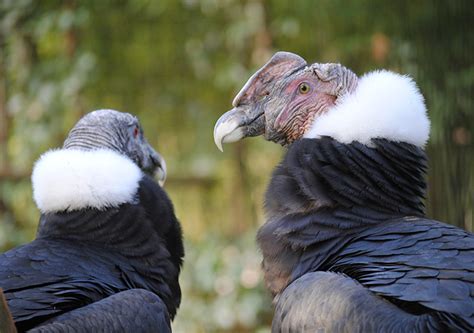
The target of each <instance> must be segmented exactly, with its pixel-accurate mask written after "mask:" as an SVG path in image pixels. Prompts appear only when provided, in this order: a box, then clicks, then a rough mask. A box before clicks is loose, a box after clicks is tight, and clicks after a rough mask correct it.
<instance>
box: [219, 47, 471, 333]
mask: <svg viewBox="0 0 474 333" xmlns="http://www.w3.org/2000/svg"><path fill="white" fill-rule="evenodd" d="M233 106H234V108H233V109H232V110H230V111H228V112H227V113H225V114H224V115H223V116H222V117H221V118H220V119H219V120H218V122H217V124H216V126H215V129H214V138H215V142H216V144H217V146H218V147H219V148H220V149H222V143H225V142H233V141H237V140H240V139H242V138H244V137H248V136H257V135H264V136H265V138H266V139H267V140H270V141H274V142H278V143H280V144H282V145H284V146H286V147H287V148H288V149H287V152H286V155H285V157H284V159H283V161H282V162H281V163H280V165H279V166H278V167H277V168H276V169H275V171H274V173H273V176H272V179H271V182H270V185H269V187H268V190H267V194H266V205H265V206H266V213H267V221H266V223H265V224H264V225H263V226H262V227H261V229H260V230H259V232H258V237H257V238H258V243H259V246H260V248H261V251H262V254H263V270H264V274H265V276H264V278H265V283H266V285H267V287H268V289H269V290H270V291H271V292H272V293H273V295H274V296H275V304H276V311H275V316H274V319H273V332H435V331H436V332H460V331H462V332H472V331H473V330H474V236H473V235H472V234H471V233H469V232H467V231H464V230H462V229H459V228H456V227H454V226H451V225H448V224H445V223H442V222H438V221H434V220H431V219H429V218H426V217H425V213H424V205H423V200H424V195H425V190H426V182H425V179H424V177H425V172H426V167H427V163H426V157H425V152H424V146H425V144H426V142H427V140H428V137H429V126H430V124H429V120H428V117H427V114H426V108H425V104H424V99H423V97H422V95H421V94H420V92H419V90H418V88H417V86H416V84H415V83H414V82H413V80H412V79H410V78H409V77H407V76H402V75H399V74H395V73H392V72H389V71H376V72H372V73H369V74H366V75H364V76H362V77H360V78H359V77H357V76H356V75H355V74H354V73H353V72H351V71H350V70H349V69H347V68H345V67H343V66H341V65H339V64H319V63H315V64H312V65H308V64H307V63H306V61H305V60H304V59H302V58H301V57H299V56H298V55H295V54H292V53H287V52H278V53H276V54H275V55H274V56H273V57H272V59H271V60H270V61H269V62H268V63H267V64H265V65H264V66H263V67H262V68H261V69H260V70H259V71H257V72H256V73H255V74H254V75H253V76H252V77H251V78H250V79H249V81H248V82H247V84H246V85H245V86H244V87H243V89H242V90H241V91H240V93H239V94H238V95H237V97H236V98H235V99H234V101H233Z"/></svg>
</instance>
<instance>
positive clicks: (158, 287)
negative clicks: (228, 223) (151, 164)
mask: <svg viewBox="0 0 474 333" xmlns="http://www.w3.org/2000/svg"><path fill="white" fill-rule="evenodd" d="M183 253H184V251H183V245H182V240H181V229H180V226H179V224H178V221H177V219H176V217H175V215H174V212H173V207H172V204H171V201H170V200H169V199H168V197H167V195H166V193H165V192H164V191H163V190H162V189H161V188H160V187H159V186H158V184H156V183H155V182H154V180H152V179H151V178H150V177H149V176H145V175H144V176H143V178H142V180H141V181H140V185H139V191H138V200H137V202H136V203H125V204H122V205H121V206H119V207H116V208H110V209H107V210H97V209H88V210H81V211H74V212H60V213H50V214H43V215H42V216H41V220H40V226H39V229H38V234H37V238H36V239H35V240H34V241H32V242H31V243H29V244H26V245H24V246H21V247H18V248H15V249H13V250H10V251H8V252H6V253H4V254H2V255H0V286H1V287H2V288H3V289H4V292H5V296H6V298H7V300H8V305H9V307H10V310H11V312H12V314H13V317H14V320H15V322H16V325H17V328H18V330H19V331H25V330H28V329H31V328H33V327H36V326H37V325H41V324H42V323H43V322H45V321H46V320H50V319H51V318H54V317H56V316H58V315H61V314H63V313H66V312H69V311H72V310H74V309H78V308H81V309H82V310H81V311H89V314H90V313H94V307H90V308H89V307H87V305H89V304H95V303H94V302H97V301H99V300H102V299H105V298H107V297H109V296H111V295H116V296H115V298H116V299H117V297H120V296H118V295H120V294H121V292H123V291H126V290H130V289H132V290H133V289H145V290H148V291H151V292H152V293H153V294H155V295H156V296H157V297H156V300H155V301H154V302H162V304H163V306H165V307H166V311H167V314H166V316H165V315H163V316H162V321H161V322H160V323H159V325H167V326H169V318H173V317H174V315H175V313H176V309H177V307H178V306H179V303H180V300H181V292H180V288H179V284H178V274H179V271H180V265H181V262H182V256H183ZM124 297H126V295H124ZM117 304H118V303H117ZM160 309H161V310H163V307H161V306H160ZM129 311H130V313H133V312H132V311H134V310H133V306H131V307H129ZM135 311H137V309H135ZM87 320H89V319H88V317H87V319H86V322H87ZM117 322H118V319H117ZM137 324H143V325H144V326H143V327H142V328H143V330H142V331H148V330H146V329H145V328H146V325H147V322H145V321H141V322H138V323H137ZM81 328H82V327H81ZM122 329H124V328H122ZM136 329H138V330H140V327H137V328H136ZM85 331H87V330H85ZM110 331H117V330H113V329H111V330H110ZM118 331H120V330H118Z"/></svg>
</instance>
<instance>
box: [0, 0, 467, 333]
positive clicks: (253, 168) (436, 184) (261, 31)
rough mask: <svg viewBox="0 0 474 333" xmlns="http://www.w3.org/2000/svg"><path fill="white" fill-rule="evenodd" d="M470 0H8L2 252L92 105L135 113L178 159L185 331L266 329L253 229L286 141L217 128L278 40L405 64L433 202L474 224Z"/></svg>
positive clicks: (330, 57) (0, 130)
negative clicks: (420, 99) (220, 145)
mask: <svg viewBox="0 0 474 333" xmlns="http://www.w3.org/2000/svg"><path fill="white" fill-rule="evenodd" d="M473 20H474V2H472V1H468V0H466V1H428V0H426V1H424V0H419V1H412V0H401V1H369V0H360V1H343V0H319V1H309V0H308V1H286V0H273V1H263V0H249V1H237V0H180V1H174V0H168V1H164V0H161V1H158V0H157V1H151V0H130V1H124V0H101V1H93V0H89V1H74V0H65V1H52V0H51V1H50V0H44V1H35V0H2V1H0V250H7V249H9V248H11V247H13V246H16V245H18V244H22V243H25V242H28V241H30V240H32V239H33V238H34V235H35V231H36V227H37V221H38V211H37V210H36V208H35V206H34V204H33V202H32V198H31V185H30V179H29V175H30V172H31V168H32V165H33V163H34V161H35V160H36V159H37V158H38V157H39V156H40V154H41V153H43V152H44V151H46V150H47V149H50V148H53V147H59V146H60V145H61V144H62V141H63V140H64V138H65V136H66V135H67V133H68V130H69V129H70V128H71V127H72V126H73V125H74V123H75V122H76V121H77V120H78V119H79V118H80V117H81V115H83V114H85V113H87V112H89V111H92V110H94V109H99V108H113V109H117V110H121V111H127V112H130V113H134V114H136V115H138V116H139V118H140V119H141V122H142V124H143V127H144V128H145V134H146V135H147V137H148V140H149V141H150V142H151V143H152V144H153V145H154V146H155V147H156V148H157V149H158V150H159V151H160V152H161V153H162V154H163V156H164V157H165V158H166V160H167V163H168V167H169V174H170V175H169V179H168V182H167V183H166V185H165V188H166V190H167V191H168V193H169V195H170V196H171V198H172V200H173V202H174V203H175V207H176V212H177V215H178V217H179V218H180V220H181V222H182V225H183V230H184V234H185V240H186V250H187V254H186V261H185V264H184V271H183V273H182V277H181V281H182V287H183V290H184V295H183V302H182V306H181V309H180V311H179V314H178V316H177V318H176V320H175V323H174V329H175V331H176V332H268V331H269V323H270V320H271V313H272V307H271V299H270V297H269V295H268V294H267V293H266V292H265V291H264V289H263V287H262V283H261V273H260V254H259V253H258V250H257V249H256V246H255V242H254V237H255V232H256V229H257V228H258V226H259V225H261V224H262V223H263V221H264V217H263V212H262V198H263V193H264V190H265V185H266V183H267V182H268V180H269V176H270V174H271V170H272V168H273V167H274V166H275V165H276V164H277V163H278V161H279V159H280V158H281V156H282V153H283V149H282V148H281V147H279V146H277V145H275V144H273V143H269V142H265V141H264V140H262V139H261V138H254V139H248V140H244V141H243V142H241V143H238V144H233V145H227V146H225V147H224V148H225V149H226V151H225V153H223V154H222V153H220V152H219V151H218V150H217V149H216V148H215V146H214V143H213V139H212V132H213V126H214V123H215V121H216V120H217V118H218V117H219V115H220V114H222V113H223V112H224V111H226V110H228V109H230V108H231V101H232V98H233V96H234V95H235V93H236V92H237V91H238V90H239V89H240V87H241V86H242V85H243V84H244V83H245V82H246V80H247V78H248V77H249V76H250V75H251V74H252V73H253V72H254V71H255V70H256V69H257V68H259V67H260V66H261V65H262V64H263V63H264V62H266V61H267V60H268V59H269V58H270V57H271V55H272V54H273V53H274V52H275V51H277V50H286V51H292V52H295V53H298V54H300V55H301V56H303V57H305V58H306V59H307V60H308V61H309V62H341V63H343V64H345V65H346V66H348V67H349V68H352V69H353V70H354V71H355V72H356V73H358V74H362V73H364V72H366V71H369V70H373V69H376V68H387V69H391V70H394V71H397V72H400V73H406V74H409V75H411V76H413V77H414V78H415V80H416V81H417V83H418V84H419V86H420V88H421V90H422V92H423V94H424V96H425V98H426V103H427V105H428V109H429V115H430V118H431V120H432V132H431V139H430V144H429V146H428V148H427V152H428V155H429V160H430V163H429V165H430V171H429V175H428V180H429V193H428V200H427V203H426V204H427V211H428V215H429V216H430V217H433V218H435V219H438V220H442V221H446V222H449V223H452V224H454V225H457V226H460V227H463V228H466V229H468V230H472V228H473V207H474V203H473V201H474V148H473V147H474V146H473V135H474V133H473V129H474V126H473V125H474V111H473V96H474V94H473V93H474V61H473V59H474V56H473V54H474V24H473Z"/></svg>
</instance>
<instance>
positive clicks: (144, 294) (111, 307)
mask: <svg viewBox="0 0 474 333" xmlns="http://www.w3.org/2000/svg"><path fill="white" fill-rule="evenodd" d="M29 332H31V333H42V332H44V333H46V332H48V333H49V332H51V333H55V332H58V333H59V332H61V333H63V332H71V333H72V332H74V333H88V332H104V333H108V332H110V333H112V332H117V333H118V332H133V333H142V332H143V333H145V332H158V333H168V332H169V333H171V321H170V317H169V314H168V310H167V308H166V305H165V304H164V303H163V301H162V300H161V299H160V298H159V296H157V295H156V294H154V293H152V292H150V291H147V290H144V289H130V290H127V291H122V292H120V293H117V294H114V295H112V296H109V297H107V298H104V299H102V300H100V301H98V302H95V303H92V304H90V305H88V306H84V307H82V308H79V309H77V310H73V311H70V312H67V313H65V314H63V315H60V316H58V317H55V318H53V319H51V320H49V321H47V322H45V323H44V324H42V325H40V326H38V327H36V328H34V329H32V330H31V331H29Z"/></svg>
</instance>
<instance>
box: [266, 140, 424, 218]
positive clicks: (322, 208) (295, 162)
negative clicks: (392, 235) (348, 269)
mask: <svg viewBox="0 0 474 333" xmlns="http://www.w3.org/2000/svg"><path fill="white" fill-rule="evenodd" d="M425 172H426V156H425V153H424V151H423V149H421V148H419V147H417V146H414V145H411V144H407V143H401V142H392V141H388V140H385V139H373V140H372V142H371V146H367V145H363V144H360V143H358V142H352V143H350V144H344V143H340V142H338V141H336V140H334V139H332V138H330V137H322V138H319V139H303V140H299V141H297V142H295V143H293V144H292V145H291V146H290V147H289V149H288V152H287V154H286V156H285V157H284V159H283V161H282V162H281V163H280V165H279V166H278V167H277V168H276V170H275V171H274V173H273V177H272V180H271V182H270V185H269V187H268V190H267V193H266V210H267V214H268V216H270V217H271V218H272V219H275V218H277V219H278V217H286V216H288V215H301V216H315V214H316V215H320V216H331V217H332V218H334V219H335V220H334V221H332V222H330V223H329V224H331V225H334V226H335V225H340V224H341V223H342V222H343V221H345V220H346V221H347V223H351V224H353V223H358V224H361V225H364V224H366V225H370V224H373V223H377V222H379V221H385V220H387V219H390V218H394V217H399V216H409V215H414V216H423V215H424V204H423V200H424V195H425V190H426V181H425V179H424V177H425Z"/></svg>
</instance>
